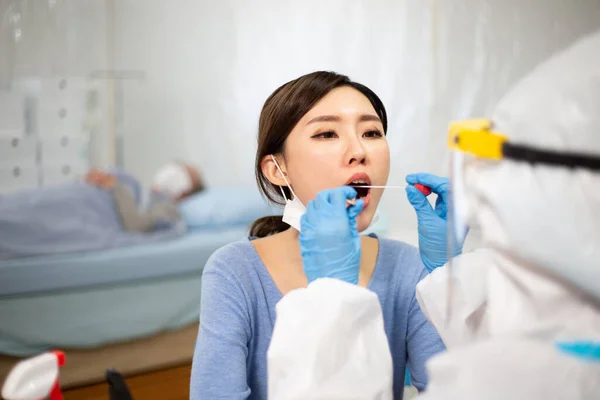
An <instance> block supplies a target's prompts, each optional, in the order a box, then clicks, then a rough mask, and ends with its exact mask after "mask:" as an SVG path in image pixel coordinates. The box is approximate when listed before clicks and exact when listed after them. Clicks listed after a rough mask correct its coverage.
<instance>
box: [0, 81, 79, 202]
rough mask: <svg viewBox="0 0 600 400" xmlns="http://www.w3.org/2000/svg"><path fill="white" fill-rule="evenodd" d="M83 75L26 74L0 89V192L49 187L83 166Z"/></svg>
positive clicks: (76, 175)
mask: <svg viewBox="0 0 600 400" xmlns="http://www.w3.org/2000/svg"><path fill="white" fill-rule="evenodd" d="M85 109H86V84H85V81H84V80H83V79H68V78H56V79H35V80H33V79H30V80H22V81H19V82H16V83H15V85H14V87H13V90H11V91H10V92H7V91H3V92H0V193H6V192H12V191H16V190H21V189H29V188H35V187H41V186H53V185H57V184H62V183H66V182H71V181H74V180H75V179H78V178H79V177H80V176H81V175H82V174H83V173H85V172H86V171H87V169H88V148H89V134H88V133H87V132H86V130H85V128H84V123H85V116H86V114H85Z"/></svg>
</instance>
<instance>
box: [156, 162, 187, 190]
mask: <svg viewBox="0 0 600 400" xmlns="http://www.w3.org/2000/svg"><path fill="white" fill-rule="evenodd" d="M192 186H193V184H192V178H191V177H190V174H189V173H188V170H187V168H185V167H184V166H183V165H179V164H176V163H169V164H167V165H165V166H163V167H162V168H161V169H159V170H158V172H157V173H156V175H154V179H153V183H152V189H153V190H155V191H157V192H160V193H163V194H165V195H167V196H169V197H172V198H175V197H178V196H180V195H182V194H184V193H186V192H189V191H190V190H191V189H192Z"/></svg>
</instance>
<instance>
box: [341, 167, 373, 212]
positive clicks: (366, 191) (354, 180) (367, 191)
mask: <svg viewBox="0 0 600 400" xmlns="http://www.w3.org/2000/svg"><path fill="white" fill-rule="evenodd" d="M346 185H347V186H350V187H352V188H354V190H356V197H357V199H363V201H364V208H367V206H368V205H369V201H370V200H371V188H369V187H367V186H371V179H370V178H369V175H367V174H365V173H359V174H354V175H352V176H351V177H350V179H348V181H347V182H346Z"/></svg>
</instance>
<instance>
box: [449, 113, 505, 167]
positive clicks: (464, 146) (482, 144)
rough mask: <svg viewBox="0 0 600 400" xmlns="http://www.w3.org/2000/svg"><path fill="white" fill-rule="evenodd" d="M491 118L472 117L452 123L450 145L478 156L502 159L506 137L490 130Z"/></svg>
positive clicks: (454, 148)
mask: <svg viewBox="0 0 600 400" xmlns="http://www.w3.org/2000/svg"><path fill="white" fill-rule="evenodd" d="M491 127H492V121H490V120H489V119H470V120H465V121H456V122H452V123H450V126H449V127H448V147H449V148H450V149H451V150H460V151H462V152H464V153H470V154H472V155H474V156H476V157H482V158H488V159H492V160H500V159H502V145H503V144H504V142H506V141H507V139H506V137H505V136H504V135H503V134H501V133H497V132H492V131H490V128H491Z"/></svg>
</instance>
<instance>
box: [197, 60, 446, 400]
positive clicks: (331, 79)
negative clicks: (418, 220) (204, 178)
mask: <svg viewBox="0 0 600 400" xmlns="http://www.w3.org/2000/svg"><path fill="white" fill-rule="evenodd" d="M386 130H387V117H386V112H385V108H384V106H383V104H382V102H381V100H380V99H379V98H378V97H377V96H376V95H375V93H373V92H372V91H371V90H370V89H368V88H366V87H365V86H363V85H361V84H358V83H355V82H352V81H350V80H349V79H348V78H347V77H346V76H343V75H338V74H335V73H331V72H315V73H312V74H308V75H305V76H302V77H300V78H298V79H296V80H294V81H291V82H288V83H286V84H284V85H283V86H282V87H280V88H279V89H277V90H276V91H275V92H274V93H273V94H272V95H271V96H270V97H269V98H268V99H267V101H266V103H265V105H264V107H263V110H262V113H261V116H260V121H259V132H258V151H257V154H256V177H257V181H258V185H259V187H260V188H261V190H262V191H263V193H264V194H265V195H266V196H267V197H268V198H269V199H270V200H271V201H273V202H278V203H280V204H281V203H284V204H286V205H285V210H284V216H283V220H282V217H266V218H263V219H261V220H258V221H256V222H255V223H254V225H253V227H252V229H251V232H250V235H251V238H250V240H243V241H240V242H237V243H233V244H230V245H227V246H225V247H223V248H221V249H220V250H218V251H217V252H215V253H214V254H213V255H212V257H211V258H210V260H209V261H208V262H207V264H206V266H205V270H204V275H203V282H202V302H201V311H200V313H201V318H200V327H199V333H198V338H197V343H196V348H195V353H194V360H193V367H192V377H191V387H190V393H191V394H190V396H191V399H216V398H226V399H248V398H252V399H266V398H267V358H266V353H267V349H268V346H269V342H270V340H271V336H272V331H273V326H274V322H275V318H276V315H275V305H276V303H277V302H278V301H279V300H280V299H281V298H282V297H283V296H285V295H286V294H287V293H288V292H290V291H292V290H294V289H297V288H301V287H305V286H306V285H307V284H308V281H309V278H307V271H306V270H305V268H306V265H307V264H308V263H313V264H314V259H313V260H310V261H309V260H307V259H305V258H306V257H307V255H306V254H305V253H304V252H302V251H301V250H303V249H301V244H300V240H299V235H300V233H299V231H300V230H302V229H303V224H301V217H302V215H303V214H304V213H305V205H306V204H309V203H312V200H313V199H314V198H315V197H316V196H317V193H320V192H323V191H324V190H326V189H330V188H335V187H339V186H344V185H349V184H356V185H360V184H361V183H362V184H367V185H385V184H386V182H387V179H388V174H389V169H390V154H389V147H388V143H387V140H386V136H385V134H386ZM357 191H359V192H360V193H359V195H361V196H362V197H363V202H364V205H363V206H364V208H363V209H362V211H361V212H360V214H358V215H357V216H356V226H355V230H356V231H357V232H362V231H364V230H366V229H367V228H368V227H369V225H370V224H371V221H372V218H373V216H374V213H375V210H376V209H377V206H378V204H379V201H380V199H381V196H382V194H383V190H381V189H370V190H364V189H363V190H360V189H358V190H357ZM312 205H313V204H311V206H312ZM304 222H305V221H304ZM356 236H357V238H358V233H357V234H356ZM318 245H320V246H324V247H326V246H327V243H319V244H318ZM358 246H359V249H358V251H357V254H358V255H357V256H356V257H351V258H352V260H351V262H354V263H356V269H357V270H358V273H357V275H358V276H357V283H358V284H359V285H361V286H364V287H367V288H369V289H370V290H371V291H373V292H375V293H376V294H377V295H378V297H379V299H380V302H381V305H382V308H383V314H384V318H385V330H386V334H387V337H388V339H389V345H390V349H391V352H392V356H393V363H394V394H395V396H396V397H397V398H400V397H401V396H402V393H403V389H404V378H405V368H406V366H407V365H408V368H409V370H410V373H411V377H412V383H413V385H414V386H416V387H417V388H419V389H423V388H424V387H425V385H426V382H427V378H426V374H425V361H426V360H427V359H428V358H429V357H431V356H432V355H434V354H436V353H438V352H440V351H442V350H443V349H444V346H443V344H442V341H441V340H440V338H439V337H438V335H437V333H436V331H435V330H434V328H433V327H432V326H431V325H430V324H429V323H428V322H427V321H426V319H425V317H424V316H423V314H422V313H421V310H420V308H419V305H418V303H417V301H416V299H415V286H416V284H417V283H418V282H419V281H420V280H421V279H422V278H423V277H424V276H425V275H426V274H427V271H426V270H425V268H424V266H423V263H422V262H421V258H420V255H419V251H418V250H417V249H416V248H414V247H412V246H409V245H407V244H405V243H401V242H398V241H393V240H388V239H381V238H377V237H374V236H366V235H362V236H361V237H360V238H358ZM325 250H327V249H325ZM334 250H335V249H332V251H334ZM308 256H309V257H312V255H308ZM290 345H292V346H293V343H291V344H290Z"/></svg>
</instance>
